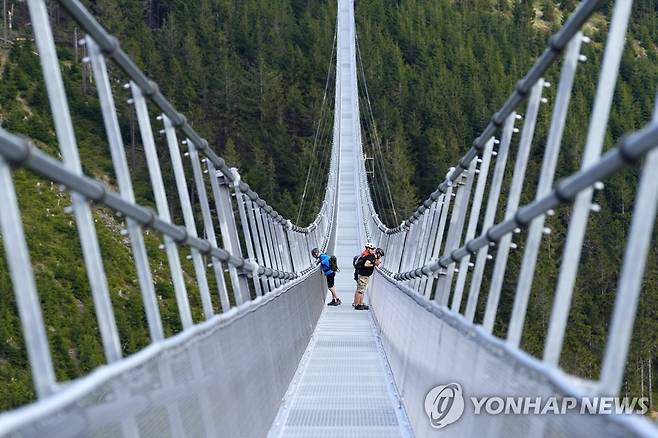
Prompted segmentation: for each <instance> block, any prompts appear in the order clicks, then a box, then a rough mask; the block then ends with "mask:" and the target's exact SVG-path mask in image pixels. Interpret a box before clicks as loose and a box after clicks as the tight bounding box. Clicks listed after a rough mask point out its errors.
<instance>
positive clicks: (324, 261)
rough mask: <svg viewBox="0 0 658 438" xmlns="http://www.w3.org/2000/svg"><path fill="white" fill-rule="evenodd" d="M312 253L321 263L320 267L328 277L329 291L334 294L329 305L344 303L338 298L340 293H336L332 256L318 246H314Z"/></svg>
mask: <svg viewBox="0 0 658 438" xmlns="http://www.w3.org/2000/svg"><path fill="white" fill-rule="evenodd" d="M311 255H312V256H313V258H315V259H316V260H317V262H318V263H319V264H320V267H322V273H323V274H324V275H325V277H327V287H328V288H329V292H331V296H332V300H331V301H330V302H329V303H327V305H328V306H338V305H340V304H342V303H341V301H340V298H338V294H337V293H336V286H334V280H335V278H336V273H335V272H334V271H332V270H331V266H330V265H329V258H330V257H329V256H328V255H327V254H325V253H323V252H320V250H319V249H317V248H313V249H312V250H311Z"/></svg>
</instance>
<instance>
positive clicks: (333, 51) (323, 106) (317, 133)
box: [296, 27, 338, 223]
mask: <svg viewBox="0 0 658 438" xmlns="http://www.w3.org/2000/svg"><path fill="white" fill-rule="evenodd" d="M337 34H338V27H336V29H334V41H333V44H332V48H331V56H330V59H329V68H328V69H327V78H326V80H325V84H324V94H323V96H322V104H321V106H320V116H319V118H318V123H317V128H316V130H315V135H314V138H313V152H312V153H311V162H310V163H309V165H308V172H307V173H306V181H305V183H304V191H303V192H302V199H301V202H300V204H299V211H298V212H297V220H296V222H297V223H299V219H300V217H301V215H302V211H303V208H304V201H305V199H306V192H307V190H308V183H309V180H310V177H311V170H312V169H313V163H314V159H313V158H314V157H315V155H316V150H317V147H318V144H319V142H318V136H320V135H321V127H322V122H323V120H324V116H325V112H326V111H325V109H326V107H327V105H326V101H327V93H328V90H329V81H330V78H331V73H332V70H333V69H332V68H331V67H332V65H333V63H334V55H335V54H336V38H337Z"/></svg>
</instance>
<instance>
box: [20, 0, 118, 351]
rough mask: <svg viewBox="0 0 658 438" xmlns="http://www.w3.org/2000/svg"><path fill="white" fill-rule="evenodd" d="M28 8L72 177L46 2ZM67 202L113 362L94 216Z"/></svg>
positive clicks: (70, 136)
mask: <svg viewBox="0 0 658 438" xmlns="http://www.w3.org/2000/svg"><path fill="white" fill-rule="evenodd" d="M28 9H29V12H30V19H31V20H32V28H33V30H34V39H35V42H36V46H37V50H38V51H39V60H40V61H41V68H42V71H43V77H44V82H45V85H46V91H47V94H48V101H49V103H50V108H51V110H52V114H53V122H54V124H55V132H56V134H57V141H58V143H59V148H60V151H61V153H62V157H63V160H64V165H65V166H66V167H67V168H68V170H70V171H71V172H73V173H75V174H76V175H82V165H81V163H80V155H79V153H78V145H77V142H76V139H75V132H74V129H73V121H72V120H71V113H70V111H69V105H68V100H67V98H66V91H65V88H64V82H63V80H62V72H61V70H60V65H59V60H58V58H57V51H56V49H55V42H54V39H53V34H52V29H51V27H50V20H49V17H48V11H47V9H46V2H45V1H44V0H29V1H28ZM71 199H72V202H73V214H74V215H75V222H76V225H77V228H78V234H79V236H80V244H81V246H82V254H83V258H84V261H85V268H86V272H87V278H88V280H89V286H90V288H91V293H92V296H93V300H94V308H95V311H96V318H97V320H98V328H99V330H100V333H101V340H102V343H103V350H104V352H105V357H106V359H107V361H108V362H116V361H118V360H120V359H121V356H122V353H121V342H120V339H119V332H118V330H117V325H116V320H115V317H114V310H113V309H112V301H111V299H110V291H109V287H108V284H107V276H106V275H105V268H104V266H103V260H102V258H101V252H100V246H99V244H98V236H97V234H96V228H95V225H94V217H93V215H92V212H91V207H90V205H89V201H88V200H87V199H86V198H85V197H84V196H82V195H81V194H79V193H76V192H74V193H72V194H71Z"/></svg>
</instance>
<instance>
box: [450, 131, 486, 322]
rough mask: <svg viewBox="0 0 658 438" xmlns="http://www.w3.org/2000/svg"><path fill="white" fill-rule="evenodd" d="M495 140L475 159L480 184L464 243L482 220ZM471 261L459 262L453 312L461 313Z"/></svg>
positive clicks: (467, 257) (466, 257)
mask: <svg viewBox="0 0 658 438" xmlns="http://www.w3.org/2000/svg"><path fill="white" fill-rule="evenodd" d="M493 145H494V138H493V137H491V138H490V139H489V141H487V143H486V144H485V146H484V151H482V158H481V159H477V158H476V159H474V161H476V162H477V161H481V164H480V169H479V173H478V182H477V185H476V187H475V194H474V195H473V203H472V205H471V214H470V217H469V219H468V228H467V229H466V237H465V238H464V242H469V241H470V240H471V239H473V238H474V237H475V231H476V229H477V224H478V219H479V218H480V209H481V207H482V199H483V198H484V189H485V186H486V184H487V177H488V176H489V164H490V163H491V152H492V151H493ZM470 261H471V255H470V254H468V255H467V256H465V257H464V258H463V259H461V260H460V261H459V273H458V274H457V282H456V283H455V293H454V295H453V297H452V305H451V306H450V308H451V310H452V311H453V312H456V313H459V310H460V308H461V303H462V296H463V293H464V285H465V283H466V276H467V274H468V268H469V265H470Z"/></svg>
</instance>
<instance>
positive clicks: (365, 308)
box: [361, 304, 370, 310]
mask: <svg viewBox="0 0 658 438" xmlns="http://www.w3.org/2000/svg"><path fill="white" fill-rule="evenodd" d="M369 309H370V306H369V305H367V304H361V310H369Z"/></svg>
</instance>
